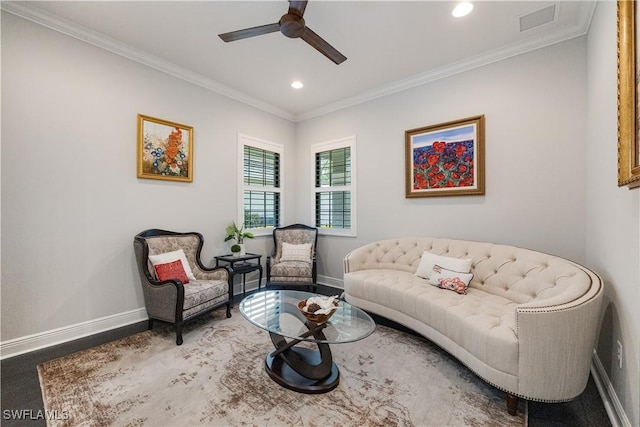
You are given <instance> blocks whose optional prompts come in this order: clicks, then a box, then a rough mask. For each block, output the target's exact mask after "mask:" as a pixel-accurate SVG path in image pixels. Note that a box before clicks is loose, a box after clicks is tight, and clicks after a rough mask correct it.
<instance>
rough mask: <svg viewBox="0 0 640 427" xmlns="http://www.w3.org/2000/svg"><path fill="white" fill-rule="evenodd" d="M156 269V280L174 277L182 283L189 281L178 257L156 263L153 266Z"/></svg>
mask: <svg viewBox="0 0 640 427" xmlns="http://www.w3.org/2000/svg"><path fill="white" fill-rule="evenodd" d="M153 268H155V269H156V274H157V275H158V280H172V279H176V280H179V281H181V282H182V284H183V285H186V284H187V283H189V278H188V277H187V273H186V272H185V271H184V268H183V267H182V261H180V260H179V259H177V260H175V261H171V262H167V263H164V264H156V265H154V266H153Z"/></svg>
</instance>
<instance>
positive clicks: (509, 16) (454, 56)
mask: <svg viewBox="0 0 640 427" xmlns="http://www.w3.org/2000/svg"><path fill="white" fill-rule="evenodd" d="M456 3H457V2H452V1H326V0H310V1H309V3H308V5H307V8H306V11H305V15H304V18H305V21H306V24H307V26H308V27H309V28H311V29H312V30H314V31H315V32H316V33H317V34H319V35H320V36H321V37H323V38H324V39H325V40H326V41H328V42H329V43H331V44H332V45H333V46H334V47H335V48H336V49H338V50H339V51H340V52H341V53H343V54H344V55H346V56H347V58H348V59H347V60H346V61H345V62H344V63H342V64H341V65H335V64H334V63H333V62H331V61H330V60H328V59H327V58H325V57H324V56H323V55H321V54H320V53H318V52H317V51H316V50H315V49H313V48H312V47H311V46H309V45H307V44H306V43H305V42H304V41H302V40H301V39H289V38H287V37H285V36H283V35H282V34H280V33H279V32H276V33H271V34H267V35H262V36H258V37H253V38H248V39H244V40H239V41H235V42H231V43H225V42H223V41H222V40H221V39H220V38H219V37H218V36H217V35H218V34H219V33H224V32H229V31H234V30H239V29H243V28H247V27H252V26H257V25H262V24H270V23H274V22H277V21H278V20H279V19H280V17H281V16H282V15H283V14H285V13H286V12H287V8H288V2H286V1H284V0H280V1H194V2H190V1H161V2H151V1H138V2H132V1H125V2H116V1H96V2H85V1H51V2H48V1H44V2H41V1H38V2H2V9H4V10H6V11H8V12H11V13H14V14H16V15H19V16H22V17H25V18H27V19H30V20H32V21H36V22H39V23H41V24H44V25H47V26H49V27H51V28H54V29H56V30H59V31H63V32H65V33H66V34H69V35H72V36H74V37H77V38H80V39H83V40H85V41H88V42H90V43H93V44H96V45H98V46H101V47H104V48H106V49H109V50H111V51H113V52H116V53H118V54H121V55H124V56H126V57H129V58H131V59H134V60H136V61H139V62H142V63H145V64H147V65H151V66H153V67H155V68H158V69H161V70H162V71H165V72H168V73H170V74H174V75H177V76H180V77H182V78H185V79H187V80H190V81H192V82H194V83H196V84H200V85H201V86H203V87H207V88H209V89H212V90H215V91H217V92H220V93H223V94H225V95H227V96H230V97H232V98H235V99H238V100H241V101H243V102H246V103H249V104H251V105H254V106H257V107H259V108H262V109H264V110H267V111H270V112H272V113H274V114H277V115H280V116H282V117H285V118H287V119H289V120H295V121H297V120H303V119H305V118H309V117H313V116H315V115H318V114H322V113H324V112H328V111H332V110H336V109H339V108H342V107H344V106H348V105H352V104H355V103H358V102H362V101H365V100H368V99H372V98H375V97H378V96H382V95H386V94H388V93H393V92H396V91H399V90H403V89H406V88H408V87H411V86H415V85H418V84H423V83H425V82H428V81H433V80H436V79H438V78H442V77H446V76H448V75H451V74H454V73H456V72H460V71H464V70H467V69H471V68H474V67H477V66H480V65H483V64H486V63H490V62H494V61H496V60H500V59H503V58H505V57H509V56H513V55H516V54H519V53H522V52H526V51H529V50H532V49H536V48H539V47H543V46H547V45H549V44H553V43H557V42H560V41H563V40H567V39H570V38H573V37H577V36H580V35H584V34H586V32H587V31H588V28H589V24H590V20H591V17H592V15H593V11H594V8H595V2H585V1H555V2H553V1H519V2H511V1H487V0H484V1H475V2H474V5H475V8H474V10H473V12H472V13H471V14H470V15H469V16H467V17H464V18H458V19H456V18H453V17H452V16H451V10H452V9H453V7H454V6H455V4H456ZM551 4H555V5H556V14H555V19H554V20H553V21H552V22H550V23H547V24H544V25H541V26H538V27H535V28H533V29H530V30H528V31H524V32H521V31H520V26H519V21H520V20H519V17H521V16H524V15H527V14H529V13H532V12H536V11H539V10H540V9H543V8H545V7H547V6H549V5H551ZM295 79H299V80H301V81H303V82H304V84H305V86H304V88H303V89H301V90H294V89H292V88H291V87H290V84H291V82H292V81H293V80H295Z"/></svg>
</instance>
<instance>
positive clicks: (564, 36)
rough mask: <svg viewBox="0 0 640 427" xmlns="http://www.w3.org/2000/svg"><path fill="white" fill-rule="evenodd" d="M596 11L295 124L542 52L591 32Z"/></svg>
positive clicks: (337, 104) (304, 115) (299, 117)
mask: <svg viewBox="0 0 640 427" xmlns="http://www.w3.org/2000/svg"><path fill="white" fill-rule="evenodd" d="M595 8H596V3H595V2H593V3H591V4H590V6H589V9H588V10H587V12H586V13H585V15H586V16H585V19H582V20H580V23H579V24H578V25H575V26H573V27H569V28H567V29H565V30H564V31H561V32H557V33H554V34H552V35H549V36H546V37H540V38H536V39H533V40H527V41H524V42H519V43H513V44H511V45H508V46H506V47H504V48H501V49H496V50H493V51H490V52H487V53H484V54H482V55H477V56H472V57H469V58H466V59H464V60H462V61H458V62H454V63H452V64H449V65H446V66H444V67H440V68H436V69H433V70H430V71H427V72H425V73H421V74H417V75H415V76H412V77H408V78H406V79H403V80H399V81H396V82H393V83H391V84H388V85H384V86H380V87H377V88H375V89H373V90H369V91H366V92H362V93H360V94H358V95H356V96H353V97H351V98H346V99H343V100H341V101H338V102H335V103H333V104H329V105H325V106H324V107H320V108H318V109H315V110H312V111H308V112H306V113H301V114H297V115H296V116H295V119H294V121H295V122H302V121H304V120H309V119H312V118H314V117H319V116H323V115H325V114H329V113H333V112H335V111H339V110H342V109H345V108H348V107H352V106H354V105H358V104H362V103H365V102H368V101H372V100H374V99H378V98H382V97H385V96H389V95H392V94H395V93H398V92H402V91H405V90H407V89H411V88H413V87H416V86H421V85H424V84H427V83H431V82H434V81H437V80H440V79H444V78H447V77H450V76H453V75H455V74H459V73H463V72H465V71H469V70H473V69H474V68H479V67H483V66H485V65H489V64H492V63H495V62H499V61H502V60H504V59H508V58H511V57H514V56H518V55H522V54H524V53H527V52H531V51H534V50H537V49H541V48H543V47H547V46H551V45H553V44H556V43H560V42H563V41H566V40H570V39H573V38H576V37H581V36H584V35H585V34H587V33H588V32H589V27H590V26H591V21H592V19H593V14H594V12H595Z"/></svg>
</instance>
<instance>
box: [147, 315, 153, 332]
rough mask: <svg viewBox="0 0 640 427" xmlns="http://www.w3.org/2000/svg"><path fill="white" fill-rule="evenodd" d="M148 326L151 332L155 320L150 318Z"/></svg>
mask: <svg viewBox="0 0 640 427" xmlns="http://www.w3.org/2000/svg"><path fill="white" fill-rule="evenodd" d="M148 326H149V330H151V329H152V328H153V319H151V318H149V323H148Z"/></svg>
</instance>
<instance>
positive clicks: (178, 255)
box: [149, 249, 198, 280]
mask: <svg viewBox="0 0 640 427" xmlns="http://www.w3.org/2000/svg"><path fill="white" fill-rule="evenodd" d="M175 260H180V262H182V268H184V272H185V273H187V277H188V278H189V280H198V279H196V277H195V276H194V275H193V271H191V266H190V265H189V261H187V256H186V255H185V254H184V251H183V250H182V249H178V250H177V251H173V252H165V253H163V254H158V255H149V261H151V264H153V266H154V267H155V266H156V264H166V263H168V262H171V261H175Z"/></svg>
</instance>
